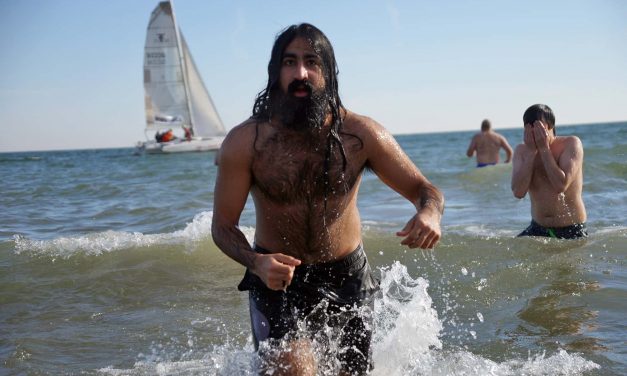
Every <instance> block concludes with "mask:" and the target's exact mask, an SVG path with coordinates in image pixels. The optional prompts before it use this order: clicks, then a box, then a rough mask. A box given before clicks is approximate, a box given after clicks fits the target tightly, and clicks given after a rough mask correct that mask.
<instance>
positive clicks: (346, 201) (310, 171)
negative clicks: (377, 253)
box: [212, 24, 444, 375]
mask: <svg viewBox="0 0 627 376" xmlns="http://www.w3.org/2000/svg"><path fill="white" fill-rule="evenodd" d="M337 73H338V69H337V64H336V61H335V54H334V52H333V47H332V46H331V43H330V42H329V40H328V39H327V37H326V36H325V35H324V34H323V33H322V32H321V31H320V30H319V29H317V28H316V27H314V26H313V25H310V24H300V25H293V26H290V27H288V28H287V29H285V30H284V31H283V32H281V33H280V34H279V35H278V36H277V38H276V40H275V43H274V46H273V48H272V54H271V58H270V62H269V64H268V83H267V86H266V88H265V89H264V90H263V91H261V92H260V93H259V94H258V95H257V98H256V100H255V104H254V107H253V115H252V117H251V118H250V119H248V120H246V121H244V122H243V123H242V124H240V125H238V126H236V127H235V128H233V129H232V130H231V131H230V132H229V134H228V135H227V137H226V139H225V141H224V143H223V144H222V148H221V150H220V154H219V161H218V166H219V167H218V169H219V170H218V177H217V180H216V186H215V192H214V207H213V210H214V215H213V223H212V235H213V239H214V241H215V243H216V245H217V246H218V247H219V248H220V249H221V250H222V251H223V252H224V253H225V254H226V255H228V256H229V257H231V258H232V259H234V260H235V261H237V262H239V263H240V264H242V265H243V266H245V267H246V274H245V276H244V278H243V280H242V282H241V283H240V284H239V286H238V288H239V289H240V290H242V291H248V292H249V304H250V316H251V326H252V332H253V339H254V343H255V348H256V349H257V350H258V351H259V353H260V355H261V358H262V359H263V365H262V367H261V372H262V373H263V372H268V373H273V374H274V375H278V374H298V375H305V374H312V375H313V374H316V373H317V372H318V370H319V369H321V367H327V369H328V368H329V367H331V368H332V369H331V372H333V373H336V374H350V375H356V374H357V375H359V374H365V373H366V372H368V370H369V369H371V367H372V364H371V349H370V342H371V335H372V313H373V309H372V308H373V294H374V292H375V291H376V290H377V288H378V281H377V280H376V278H375V277H374V276H373V275H372V271H371V269H370V265H369V264H368V260H367V258H366V254H365V252H364V249H363V245H362V239H361V223H360V217H359V212H358V209H357V193H358V190H359V185H360V183H361V178H362V174H363V172H364V170H365V169H370V170H372V171H373V172H374V173H375V174H377V176H378V177H379V178H380V179H381V180H382V181H383V182H384V183H385V184H387V185H388V186H390V187H391V188H392V189H394V190H395V191H397V192H398V193H400V194H401V195H402V196H403V197H405V198H406V199H407V200H409V201H410V202H411V203H412V204H414V206H415V208H416V213H415V214H414V215H413V216H412V217H411V219H410V220H409V221H408V222H407V224H406V225H405V227H404V228H403V229H401V230H400V231H398V232H397V233H396V234H397V235H398V236H399V237H402V240H401V242H400V243H401V244H402V245H405V246H408V247H409V248H418V247H419V248H433V247H434V246H435V245H436V244H437V243H438V241H439V240H440V236H441V230H440V220H441V216H442V211H443V207H444V199H443V196H442V194H441V192H440V191H439V190H438V189H437V188H436V187H435V186H434V185H432V184H431V183H430V182H429V181H428V180H427V179H426V178H425V177H424V176H423V175H422V173H421V172H420V171H419V170H418V168H417V167H416V166H415V165H414V164H413V163H412V161H411V160H410V159H409V158H408V157H407V155H406V154H405V153H404V152H403V151H402V150H401V148H400V146H399V145H398V144H397V143H396V141H395V140H394V138H393V137H392V136H391V135H390V134H389V133H388V131H386V130H385V129H384V128H383V127H382V126H381V125H380V124H378V123H377V122H375V121H374V120H372V119H370V118H368V117H365V116H361V115H358V114H355V113H353V112H351V111H349V110H347V109H346V108H344V107H343V106H342V103H341V101H340V98H339V94H338V81H337ZM249 193H250V194H251V195H252V198H253V201H254V204H255V213H256V226H255V239H254V245H253V246H252V247H251V245H250V244H249V243H248V241H247V240H246V238H245V236H244V234H243V233H242V232H241V231H240V229H239V227H238V224H239V218H240V215H241V213H242V210H243V208H244V205H245V203H246V198H247V196H248V194H249ZM329 328H330V329H331V330H328V329H329ZM320 346H323V347H326V348H325V349H322V350H320V349H318V347H320ZM333 367H335V368H333ZM334 371H335V372H334ZM324 372H327V371H324Z"/></svg>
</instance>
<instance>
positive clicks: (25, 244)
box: [13, 211, 255, 258]
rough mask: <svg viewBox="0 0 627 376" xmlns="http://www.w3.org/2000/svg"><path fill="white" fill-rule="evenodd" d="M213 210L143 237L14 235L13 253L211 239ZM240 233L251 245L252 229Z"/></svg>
mask: <svg viewBox="0 0 627 376" xmlns="http://www.w3.org/2000/svg"><path fill="white" fill-rule="evenodd" d="M212 217H213V211H205V212H201V213H199V214H197V215H196V216H194V219H193V220H192V222H190V223H188V224H187V225H186V226H185V228H184V229H182V230H177V231H174V232H172V233H163V234H142V233H141V232H124V231H111V230H109V231H104V232H97V233H93V234H86V235H77V236H62V237H59V238H56V239H52V240H34V239H29V238H27V237H24V236H20V235H15V236H14V237H13V240H14V242H15V253H16V254H21V253H27V254H32V255H35V256H50V257H63V258H67V257H72V256H74V255H78V254H84V255H91V256H94V255H96V256H97V255H101V254H104V253H109V252H114V251H119V250H125V249H130V248H141V247H149V246H153V245H168V244H172V245H176V244H185V243H187V242H198V241H202V240H206V239H210V238H211V223H212ZM240 230H241V231H242V232H243V233H244V235H245V236H246V239H247V240H248V241H249V242H250V243H252V241H253V238H254V234H255V229H254V228H252V227H242V228H240Z"/></svg>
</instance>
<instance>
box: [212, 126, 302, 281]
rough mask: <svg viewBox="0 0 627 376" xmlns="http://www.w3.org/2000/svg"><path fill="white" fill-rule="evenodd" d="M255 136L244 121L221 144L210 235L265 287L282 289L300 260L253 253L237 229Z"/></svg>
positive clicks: (244, 198) (281, 255) (253, 129)
mask: <svg viewBox="0 0 627 376" xmlns="http://www.w3.org/2000/svg"><path fill="white" fill-rule="evenodd" d="M254 139H255V125H254V124H253V123H252V122H249V123H244V124H241V125H239V126H237V127H235V128H234V129H233V130H231V131H230V132H229V134H228V135H227V137H226V139H225V140H224V142H223V144H222V147H221V148H220V152H219V156H218V158H219V160H218V161H217V164H218V177H217V178H216V185H215V189H214V202H213V219H212V224H211V235H212V236H213V241H214V242H215V243H216V245H217V246H218V248H220V249H221V250H222V252H224V253H225V254H226V255H227V256H229V257H230V258H232V259H233V260H235V261H237V262H239V263H240V264H242V265H243V266H245V267H246V268H248V269H249V270H250V271H251V272H252V273H254V274H256V275H257V276H258V277H259V278H261V280H262V281H263V282H264V283H265V285H266V286H267V287H268V288H270V289H272V290H282V289H285V288H286V287H287V286H289V284H290V283H291V281H292V277H293V275H294V267H295V266H297V265H299V264H300V261H299V260H297V259H295V258H293V257H291V256H288V255H284V254H281V253H274V254H269V255H262V254H259V253H256V252H255V251H253V249H252V248H251V246H250V244H249V243H248V240H247V239H246V237H245V236H244V234H243V233H242V231H241V230H240V229H239V218H240V215H241V214H242V210H243V209H244V205H246V199H247V197H248V193H249V191H250V188H251V186H252V172H251V168H252V159H253V142H254Z"/></svg>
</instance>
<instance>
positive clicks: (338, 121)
mask: <svg viewBox="0 0 627 376" xmlns="http://www.w3.org/2000/svg"><path fill="white" fill-rule="evenodd" d="M296 38H303V39H304V40H307V41H309V43H310V46H311V48H312V49H313V50H314V52H315V53H316V54H317V55H318V57H319V58H320V61H321V63H322V67H321V68H322V75H323V77H324V83H325V86H324V95H325V99H326V100H327V104H328V108H329V112H330V114H331V129H330V130H329V136H328V138H327V148H326V154H325V160H324V166H323V169H324V171H323V178H324V180H325V185H324V186H325V192H324V197H325V200H324V213H325V214H324V216H323V219H325V220H326V206H327V200H326V197H328V193H329V192H328V187H329V186H330V184H329V174H328V172H329V171H330V164H331V156H332V155H333V149H334V147H335V146H337V148H338V149H339V152H340V154H341V156H342V171H346V166H347V162H348V161H347V157H346V151H345V150H344V144H343V142H342V139H341V138H340V134H344V135H349V136H352V137H355V138H356V139H357V140H359V142H360V143H361V145H362V147H363V141H362V140H361V139H360V138H359V137H357V136H356V135H352V134H349V133H346V132H342V125H343V119H342V113H341V111H342V110H343V109H344V106H343V105H342V101H341V100H340V94H339V89H338V80H337V76H338V74H339V69H338V67H337V61H336V60H335V52H334V51H333V46H332V45H331V42H330V41H329V39H328V38H327V36H326V35H324V33H323V32H322V31H321V30H320V29H318V28H317V27H315V26H313V25H311V24H308V23H301V24H298V25H292V26H289V27H287V28H285V29H284V30H283V31H281V32H280V33H279V34H278V35H277V37H276V39H275V41H274V45H273V46H272V52H271V54H270V62H269V63H268V82H267V84H266V87H265V89H263V90H262V91H261V92H259V94H257V97H256V98H255V104H254V105H253V114H252V119H254V120H256V121H257V126H259V124H260V123H262V122H269V121H270V120H271V118H272V116H273V115H274V114H273V113H272V109H273V103H272V101H274V100H278V98H279V97H280V94H281V93H280V90H281V85H280V78H281V66H282V63H283V54H284V53H285V49H286V48H287V46H288V45H289V44H290V43H292V41H294V40H295V39H296ZM258 134H259V132H258V131H257V135H258ZM255 143H256V138H255Z"/></svg>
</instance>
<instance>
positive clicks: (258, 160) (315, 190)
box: [252, 138, 363, 203]
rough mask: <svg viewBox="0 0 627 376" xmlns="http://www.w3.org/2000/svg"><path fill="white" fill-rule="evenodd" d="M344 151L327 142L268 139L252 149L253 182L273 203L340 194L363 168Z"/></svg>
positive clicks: (348, 187)
mask: <svg viewBox="0 0 627 376" xmlns="http://www.w3.org/2000/svg"><path fill="white" fill-rule="evenodd" d="M299 141H300V142H299ZM323 141H324V140H323ZM345 154H346V155H342V153H341V152H340V147H339V145H334V144H333V143H331V145H329V143H328V142H322V141H321V142H303V141H302V140H298V139H289V138H285V139H270V140H267V141H266V142H264V143H263V144H262V145H261V147H260V148H259V149H257V150H256V152H255V156H254V159H253V164H252V176H253V180H254V181H253V185H254V186H255V187H256V188H257V190H258V191H259V192H260V193H261V194H263V195H264V197H265V198H266V199H269V200H271V201H273V202H275V203H298V202H312V201H320V200H324V199H331V198H333V197H338V196H339V197H341V196H342V195H346V194H348V193H349V192H350V191H351V190H352V189H353V187H354V185H355V183H356V182H357V179H358V176H359V174H360V173H361V170H362V166H360V165H359V161H358V160H357V159H358V156H357V155H355V154H354V153H345ZM344 158H346V163H345V161H344ZM362 164H363V163H362Z"/></svg>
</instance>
